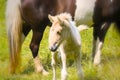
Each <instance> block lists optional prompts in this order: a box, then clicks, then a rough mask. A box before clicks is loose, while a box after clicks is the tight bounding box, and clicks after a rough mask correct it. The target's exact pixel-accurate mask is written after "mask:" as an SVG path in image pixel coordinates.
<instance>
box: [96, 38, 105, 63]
mask: <svg viewBox="0 0 120 80" xmlns="http://www.w3.org/2000/svg"><path fill="white" fill-rule="evenodd" d="M94 45H96V46H94V47H96V48H94V49H95V50H94V52H95V56H94V65H98V64H99V63H100V61H101V58H100V55H101V49H102V46H103V42H100V40H99V38H97V41H96V44H94Z"/></svg>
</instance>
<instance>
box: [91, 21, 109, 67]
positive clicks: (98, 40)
mask: <svg viewBox="0 0 120 80" xmlns="http://www.w3.org/2000/svg"><path fill="white" fill-rule="evenodd" d="M110 24H111V23H110V22H105V23H104V24H95V25H94V30H93V37H94V38H93V50H92V52H93V54H92V57H93V63H94V65H98V64H99V63H100V61H101V58H100V55H101V49H102V46H103V42H104V38H105V35H106V32H107V30H108V29H109V26H110Z"/></svg>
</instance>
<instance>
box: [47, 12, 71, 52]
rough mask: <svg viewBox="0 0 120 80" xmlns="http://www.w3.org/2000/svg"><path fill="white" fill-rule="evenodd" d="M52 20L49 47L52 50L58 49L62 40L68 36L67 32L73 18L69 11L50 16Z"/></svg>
mask: <svg viewBox="0 0 120 80" xmlns="http://www.w3.org/2000/svg"><path fill="white" fill-rule="evenodd" d="M48 17H49V19H50V21H51V22H52V26H51V28H50V33H49V49H50V50H51V51H56V50H57V48H58V47H59V45H60V44H61V43H62V41H63V40H64V39H65V38H66V35H69V34H66V33H67V30H68V27H69V21H70V20H72V18H71V15H70V14H67V13H62V14H60V15H57V16H51V15H49V16H48Z"/></svg>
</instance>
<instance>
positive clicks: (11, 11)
mask: <svg viewBox="0 0 120 80" xmlns="http://www.w3.org/2000/svg"><path fill="white" fill-rule="evenodd" d="M20 5H21V1H20V0H8V1H7V7H6V24H7V33H8V40H9V47H10V71H11V73H14V72H15V70H16V68H17V67H18V64H19V63H20V50H21V45H22V41H21V36H22V18H21V14H20Z"/></svg>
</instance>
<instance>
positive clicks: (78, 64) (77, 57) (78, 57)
mask: <svg viewBox="0 0 120 80" xmlns="http://www.w3.org/2000/svg"><path fill="white" fill-rule="evenodd" d="M75 60H76V67H77V73H78V78H79V80H80V79H83V78H84V74H83V71H82V68H81V58H80V53H78V56H76V58H75Z"/></svg>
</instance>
